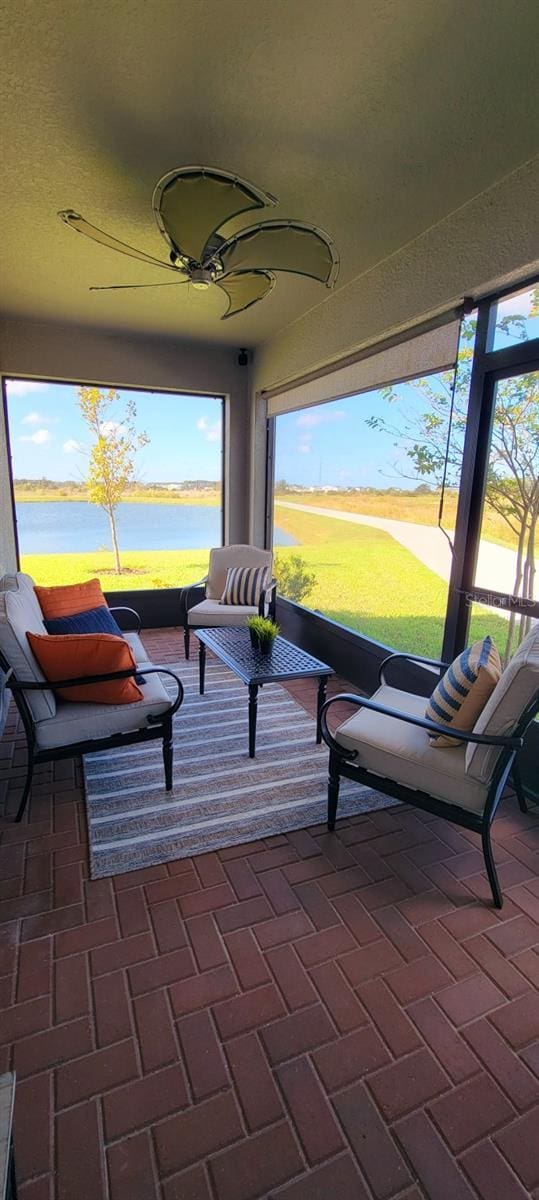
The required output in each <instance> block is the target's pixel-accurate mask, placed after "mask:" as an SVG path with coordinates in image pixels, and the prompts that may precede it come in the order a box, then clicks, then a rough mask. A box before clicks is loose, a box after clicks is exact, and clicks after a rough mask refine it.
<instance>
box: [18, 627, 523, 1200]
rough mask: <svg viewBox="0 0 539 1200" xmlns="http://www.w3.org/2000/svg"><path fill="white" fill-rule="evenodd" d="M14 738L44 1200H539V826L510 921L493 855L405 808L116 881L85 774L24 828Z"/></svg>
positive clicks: (24, 1164)
mask: <svg viewBox="0 0 539 1200" xmlns="http://www.w3.org/2000/svg"><path fill="white" fill-rule="evenodd" d="M145 641H146V643H147V645H148V648H149V649H150V651H151V652H152V653H153V655H154V656H155V658H156V659H159V660H161V661H164V660H167V661H173V660H174V659H178V658H179V657H180V654H181V650H180V646H181V638H180V635H179V633H178V632H177V631H161V632H159V633H149V634H147V635H145ZM296 694H298V695H299V696H300V698H301V697H303V699H304V700H305V703H306V704H309V705H312V703H313V696H312V694H311V692H310V691H309V690H308V688H307V687H305V686H304V688H303V690H301V689H300V692H299V693H297V692H296ZM13 731H14V727H13V724H12V725H11V730H10V731H8V733H7V735H6V737H5V738H4V740H3V743H1V744H0V745H1V750H0V752H1V755H2V758H1V760H0V768H1V769H0V802H3V804H4V806H5V813H6V818H5V819H4V820H3V822H2V841H1V846H0V922H1V923H0V1004H1V1005H2V1010H3V1011H2V1013H1V1014H0V1070H6V1069H8V1068H15V1070H16V1071H17V1079H18V1083H17V1100H16V1115H15V1147H16V1158H17V1170H18V1175H19V1180H20V1200H53V1198H54V1200H101V1197H104V1198H106V1200H157V1198H159V1200H262V1198H263V1197H268V1198H269V1197H271V1198H272V1200H367V1198H370V1200H373V1198H375V1200H425V1198H426V1197H430V1198H432V1200H473V1198H477V1197H482V1198H483V1200H524V1197H526V1196H532V1197H533V1198H534V1200H538V1198H539V1040H538V1039H539V996H538V990H539V954H538V941H539V871H538V859H539V822H538V817H537V810H533V811H532V812H531V813H530V814H529V815H528V816H521V815H520V813H519V811H518V808H517V806H516V803H515V802H514V801H511V800H508V801H506V802H505V804H504V808H503V812H502V813H501V815H500V817H499V818H498V820H497V822H496V826H495V829H496V857H497V860H498V863H499V868H500V877H501V882H502V887H503V889H504V894H505V905H504V908H503V911H502V912H501V913H499V912H496V911H495V910H494V909H493V908H492V906H491V903H490V898H489V893H488V888H487V884H486V880H485V876H484V872H483V867H482V859H481V855H480V853H479V850H478V845H477V839H476V837H474V835H473V834H471V833H470V834H468V833H467V832H465V831H462V830H457V829H456V828H452V827H450V826H449V825H448V824H446V823H444V822H443V821H440V820H437V819H432V818H431V817H429V816H426V815H421V814H419V813H418V812H414V811H412V810H409V809H406V808H405V807H397V808H394V809H393V810H391V811H380V812H377V813H376V812H375V813H372V814H370V815H369V816H364V817H358V818H355V819H352V820H343V821H341V822H340V823H339V825H338V830H337V832H336V834H334V835H328V834H327V832H326V830H325V828H324V827H323V826H320V827H318V828H314V829H309V830H301V831H299V832H297V833H291V834H289V835H288V836H277V837H274V838H270V839H267V840H266V841H264V842H257V843H253V844H250V845H244V846H235V847H232V848H229V849H225V850H222V851H221V852H219V853H213V854H207V855H203V856H201V857H199V858H195V859H184V860H182V861H180V862H172V863H169V864H168V865H167V866H159V867H153V868H150V869H147V870H144V871H137V872H134V873H132V874H130V875H122V876H118V877H116V878H113V879H105V880H99V881H96V882H92V881H90V880H89V879H88V870H87V856H86V833H85V824H84V812H83V802H82V795H81V791H80V787H79V782H80V776H79V773H78V769H77V768H76V765H74V764H73V763H71V762H66V763H60V764H57V765H56V766H55V767H54V768H52V767H47V768H43V769H42V770H40V771H39V772H38V779H37V783H36V787H35V789H34V794H33V799H32V805H31V810H30V817H29V820H25V822H24V823H23V824H22V825H21V826H14V825H12V824H11V822H10V816H11V815H12V813H13V812H14V809H15V807H16V805H17V799H18V795H19V794H20V783H21V777H22V773H23V761H24V749H23V741H22V739H21V738H20V736H17V737H16V738H15V740H14V739H13Z"/></svg>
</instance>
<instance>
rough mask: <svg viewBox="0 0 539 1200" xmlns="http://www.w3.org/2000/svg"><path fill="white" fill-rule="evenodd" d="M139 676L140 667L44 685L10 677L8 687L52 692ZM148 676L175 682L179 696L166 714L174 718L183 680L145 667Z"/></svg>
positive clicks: (158, 668)
mask: <svg viewBox="0 0 539 1200" xmlns="http://www.w3.org/2000/svg"><path fill="white" fill-rule="evenodd" d="M139 674H140V666H136V667H127V668H126V669H125V671H107V672H106V674H103V675H83V676H82V678H81V679H55V680H54V682H51V681H50V680H45V681H44V682H43V683H37V682H34V681H33V680H32V682H28V683H26V682H24V681H21V682H20V683H19V682H18V681H15V682H13V681H12V680H11V679H9V677H8V678H7V680H6V687H8V688H10V690H11V691H12V692H27V691H30V692H39V691H50V690H51V688H52V689H54V688H60V687H61V688H70V687H81V685H82V684H87V683H110V682H111V681H113V680H114V679H129V678H130V677H131V676H132V675H139ZM146 675H170V677H171V679H173V680H174V682H175V684H176V685H177V695H176V698H175V700H173V701H171V705H170V708H169V709H168V711H167V713H166V715H167V717H173V716H174V713H175V712H177V711H178V709H179V707H180V705H181V703H182V701H183V683H182V681H181V679H178V676H177V675H175V674H174V671H170V670H169V669H168V667H144V678H146ZM147 720H148V721H150V722H151V721H152V720H155V721H159V720H161V717H155V718H150V717H148V718H147Z"/></svg>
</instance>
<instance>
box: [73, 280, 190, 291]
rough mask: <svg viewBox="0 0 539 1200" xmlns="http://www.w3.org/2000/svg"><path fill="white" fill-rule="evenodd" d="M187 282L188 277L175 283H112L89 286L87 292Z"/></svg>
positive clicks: (166, 285)
mask: <svg viewBox="0 0 539 1200" xmlns="http://www.w3.org/2000/svg"><path fill="white" fill-rule="evenodd" d="M184 283H189V280H188V279H177V280H176V283H112V284H109V286H107V287H90V288H88V291H89V292H125V291H132V290H133V288H154V287H181V285H182V284H184Z"/></svg>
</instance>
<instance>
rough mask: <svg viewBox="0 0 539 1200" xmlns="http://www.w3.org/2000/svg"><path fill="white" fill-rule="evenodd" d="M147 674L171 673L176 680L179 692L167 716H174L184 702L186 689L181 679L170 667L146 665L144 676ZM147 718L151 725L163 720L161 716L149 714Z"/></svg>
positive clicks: (171, 676)
mask: <svg viewBox="0 0 539 1200" xmlns="http://www.w3.org/2000/svg"><path fill="white" fill-rule="evenodd" d="M147 675H170V678H171V679H173V680H174V683H175V684H176V688H177V694H176V698H175V700H174V701H172V703H171V706H170V708H169V709H168V711H167V713H166V716H167V717H173V716H174V713H176V712H177V711H178V709H179V708H180V706H181V704H182V702H183V694H184V689H183V683H182V681H181V679H179V678H178V676H177V675H176V674H175V673H174V671H170V670H169V668H168V667H144V678H146V676H147ZM146 720H147V721H149V723H150V725H152V724H155V723H157V722H159V721H160V720H161V716H159V717H152V716H149V717H147V718H146Z"/></svg>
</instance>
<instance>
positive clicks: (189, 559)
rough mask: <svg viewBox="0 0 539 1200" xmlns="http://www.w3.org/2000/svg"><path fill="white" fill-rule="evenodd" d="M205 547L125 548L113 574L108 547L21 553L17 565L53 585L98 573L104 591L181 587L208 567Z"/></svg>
mask: <svg viewBox="0 0 539 1200" xmlns="http://www.w3.org/2000/svg"><path fill="white" fill-rule="evenodd" d="M208 556H209V550H125V551H123V552H122V554H121V560H122V565H123V568H124V569H123V571H122V574H121V575H117V574H116V571H115V570H114V565H113V560H112V553H111V552H110V550H96V551H95V552H92V553H88V554H24V555H22V556H21V569H22V570H23V571H26V572H27V573H28V575H31V576H32V579H34V580H35V582H36V583H39V584H44V585H46V586H49V587H54V586H56V585H57V584H61V583H80V581H81V580H83V579H92V578H93V577H94V576H95V575H98V576H99V578H100V580H101V584H102V587H103V589H104V591H109V592H124V591H126V592H127V591H131V589H134V588H137V589H138V588H167V587H183V586H184V584H186V583H194V582H195V581H196V580H197V579H201V578H202V576H203V575H205V574H206V571H207V569H208Z"/></svg>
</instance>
